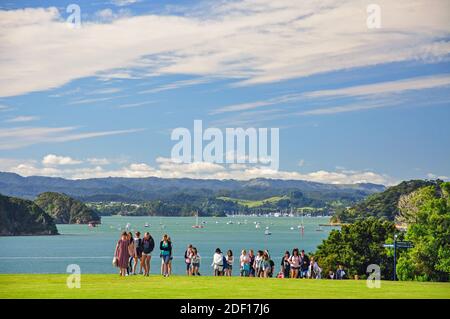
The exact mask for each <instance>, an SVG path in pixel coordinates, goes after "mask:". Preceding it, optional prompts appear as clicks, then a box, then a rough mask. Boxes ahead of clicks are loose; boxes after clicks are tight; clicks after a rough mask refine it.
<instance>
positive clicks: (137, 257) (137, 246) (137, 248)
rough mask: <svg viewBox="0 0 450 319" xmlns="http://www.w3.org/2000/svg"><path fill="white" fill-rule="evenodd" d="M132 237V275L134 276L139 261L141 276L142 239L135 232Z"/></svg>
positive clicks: (138, 233) (139, 234)
mask: <svg viewBox="0 0 450 319" xmlns="http://www.w3.org/2000/svg"><path fill="white" fill-rule="evenodd" d="M134 235H135V237H134V266H133V275H136V268H137V263H138V261H139V274H140V275H142V268H143V262H142V250H143V247H142V238H141V233H140V232H139V231H137V232H136V233H135V234H134Z"/></svg>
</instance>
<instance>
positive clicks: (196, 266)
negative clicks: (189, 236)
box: [191, 247, 200, 276]
mask: <svg viewBox="0 0 450 319" xmlns="http://www.w3.org/2000/svg"><path fill="white" fill-rule="evenodd" d="M191 275H192V276H200V255H199V254H198V251H197V248H195V247H192V254H191Z"/></svg>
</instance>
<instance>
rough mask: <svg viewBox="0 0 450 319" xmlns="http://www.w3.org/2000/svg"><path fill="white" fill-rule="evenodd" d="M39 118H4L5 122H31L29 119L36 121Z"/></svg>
mask: <svg viewBox="0 0 450 319" xmlns="http://www.w3.org/2000/svg"><path fill="white" fill-rule="evenodd" d="M36 120H39V116H25V115H22V116H16V117H13V118H10V119H7V120H5V122H8V123H20V122H31V121H36Z"/></svg>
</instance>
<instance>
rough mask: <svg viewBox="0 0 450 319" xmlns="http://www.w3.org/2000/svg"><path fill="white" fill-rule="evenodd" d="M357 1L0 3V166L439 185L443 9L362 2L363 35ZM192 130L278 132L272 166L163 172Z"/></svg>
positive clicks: (445, 117)
mask: <svg viewBox="0 0 450 319" xmlns="http://www.w3.org/2000/svg"><path fill="white" fill-rule="evenodd" d="M71 3H76V4H77V5H79V7H80V9H81V27H80V28H78V29H77V28H70V27H68V26H67V23H66V21H65V20H66V19H67V17H68V16H69V13H67V12H66V10H65V9H66V7H67V5H69V4H71ZM255 3H256V5H255ZM369 3H370V2H369V1H364V0H362V1H361V0H355V1H346V0H343V1H331V0H330V1H303V2H301V1H298V2H296V1H277V2H276V3H272V2H271V1H268V0H259V1H257V2H249V1H126V0H122V1H76V2H74V1H67V2H65V1H14V2H12V1H1V2H0V37H1V38H2V39H4V41H2V43H0V57H1V58H0V70H2V72H0V170H1V171H10V172H16V173H19V174H21V175H48V176H61V177H66V178H88V177H104V176H130V177H142V176H160V177H196V178H241V179H248V178H254V177H272V178H294V179H307V180H314V181H319V182H330V183H354V182H375V183H383V184H392V183H396V182H398V181H401V180H407V179H412V178H437V177H439V178H443V179H449V176H450V161H449V160H448V159H449V158H450V147H449V145H450V143H449V142H450V125H448V123H449V120H450V107H449V106H450V91H449V86H450V60H449V54H450V42H449V39H450V37H449V36H450V13H449V12H450V10H448V9H450V8H449V6H450V4H449V3H448V1H444V0H442V1H440V0H433V1H425V0H423V1H422V0H417V1H403V0H400V1H396V3H395V4H393V3H392V1H378V2H377V3H379V5H380V8H381V11H380V17H381V28H379V29H370V28H368V27H367V23H366V19H367V17H368V14H367V12H366V7H367V5H368V4H369ZM195 119H201V120H203V125H204V127H205V128H206V127H219V128H221V129H224V128H226V127H243V128H248V127H256V128H258V127H268V128H271V127H276V128H280V169H279V171H276V172H275V171H270V170H268V169H267V168H264V167H262V166H258V165H256V166H255V165H251V164H248V165H241V166H232V167H229V166H225V167H224V166H222V165H219V164H212V163H192V164H177V163H172V162H170V160H169V157H170V152H171V148H172V147H173V145H174V144H175V142H174V141H171V139H170V133H171V131H172V129H174V128H176V127H186V128H189V129H191V130H192V128H193V121H194V120H195Z"/></svg>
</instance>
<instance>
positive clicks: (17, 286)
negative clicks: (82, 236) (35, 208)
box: [0, 274, 450, 299]
mask: <svg viewBox="0 0 450 319" xmlns="http://www.w3.org/2000/svg"><path fill="white" fill-rule="evenodd" d="M66 279H67V275H26V274H20V275H19V274H17V275H16V274H15V275H9V274H1V275H0V298H447V299H449V298H450V283H419V282H389V281H383V282H382V283H381V288H379V289H376V288H373V289H369V288H367V286H366V282H365V281H364V280H359V281H354V280H344V281H335V280H300V279H277V278H271V279H263V278H239V277H231V278H230V277H228V278H227V277H186V276H172V277H170V278H163V277H161V276H156V275H153V276H150V277H142V276H132V277H122V278H120V277H119V276H118V275H91V274H86V275H82V276H81V288H80V289H76V288H74V289H69V288H67V286H66Z"/></svg>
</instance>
